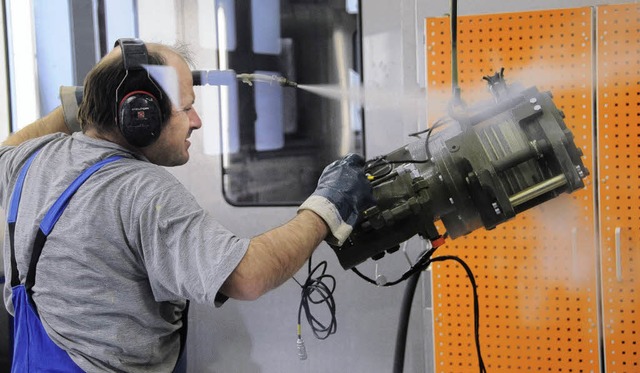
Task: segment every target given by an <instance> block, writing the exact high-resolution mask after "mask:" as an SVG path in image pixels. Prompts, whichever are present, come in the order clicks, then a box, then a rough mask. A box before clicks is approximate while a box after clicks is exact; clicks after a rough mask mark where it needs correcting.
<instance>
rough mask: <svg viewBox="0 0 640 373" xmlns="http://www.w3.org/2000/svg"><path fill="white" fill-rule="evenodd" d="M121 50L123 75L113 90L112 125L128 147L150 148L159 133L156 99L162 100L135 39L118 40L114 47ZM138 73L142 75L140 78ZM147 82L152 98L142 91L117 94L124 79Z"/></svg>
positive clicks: (144, 49)
mask: <svg viewBox="0 0 640 373" xmlns="http://www.w3.org/2000/svg"><path fill="white" fill-rule="evenodd" d="M118 45H119V46H120V48H121V49H122V63H123V65H124V69H125V75H124V78H123V79H122V81H121V82H120V84H118V87H117V88H116V124H117V125H118V128H119V129H120V132H121V133H122V135H123V136H124V138H125V139H126V140H127V142H129V144H131V145H133V146H136V147H145V146H147V145H151V144H152V143H153V142H154V141H155V140H156V139H157V138H158V137H159V136H160V131H161V130H162V122H163V118H162V110H161V107H160V102H159V100H163V94H162V90H161V89H160V88H159V87H158V86H157V85H156V83H155V82H154V81H153V80H152V79H151V77H150V76H149V73H148V72H147V71H146V70H145V68H144V65H146V64H148V63H149V62H148V55H147V47H146V46H145V45H144V43H143V42H142V41H141V40H139V39H133V38H123V39H118V40H117V41H116V43H115V45H114V47H116V46H118ZM141 74H144V75H142V76H141ZM141 77H142V78H143V79H148V81H149V82H150V83H151V84H150V85H151V86H153V87H155V90H156V91H157V92H158V93H157V94H156V95H154V94H152V93H150V92H148V91H146V90H128V92H127V91H124V92H121V91H120V90H121V87H123V85H124V84H125V82H127V79H129V80H131V79H134V78H137V79H140V78H141Z"/></svg>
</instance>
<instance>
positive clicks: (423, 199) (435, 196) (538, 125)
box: [333, 72, 589, 269]
mask: <svg viewBox="0 0 640 373" xmlns="http://www.w3.org/2000/svg"><path fill="white" fill-rule="evenodd" d="M485 79H486V80H487V81H488V82H489V86H490V91H491V93H492V95H493V99H494V100H493V102H488V103H483V104H480V105H474V106H473V107H463V106H458V107H452V108H450V109H451V110H450V112H449V115H448V116H446V117H444V118H441V119H440V120H438V121H437V122H436V123H434V124H433V125H432V127H431V128H430V129H429V130H428V131H425V137H424V138H422V139H420V140H417V141H415V142H412V143H409V144H407V145H405V146H403V147H401V148H399V149H397V150H395V151H392V152H391V153H389V154H386V155H384V156H381V157H377V158H375V159H373V160H370V161H368V163H367V165H366V171H367V173H368V175H369V179H370V180H371V184H372V186H373V193H374V196H375V198H376V205H375V206H374V207H371V208H369V209H367V210H366V211H363V212H362V219H361V221H360V222H359V223H358V224H357V225H356V227H355V228H354V230H353V232H352V234H351V235H350V237H349V239H348V240H347V241H346V242H345V243H344V244H343V245H342V246H340V247H333V249H334V250H335V252H336V254H337V256H338V259H339V261H340V263H341V265H342V266H343V267H344V268H345V269H350V268H352V267H354V266H356V265H358V264H360V263H362V262H364V261H365V260H367V259H369V258H373V259H379V258H381V257H382V256H384V254H385V253H387V252H388V253H391V252H394V251H396V250H398V248H399V244H400V243H402V242H404V241H406V240H408V239H410V238H411V237H413V236H415V235H416V234H418V235H420V236H421V237H422V238H425V239H427V240H435V239H437V238H438V237H440V236H441V233H440V232H438V230H437V229H436V227H435V225H434V222H435V221H437V220H441V221H442V223H443V225H444V227H445V228H446V230H447V234H448V235H449V237H451V238H456V237H460V236H464V235H466V234H468V233H471V232H473V231H474V230H476V229H478V228H480V227H485V228H486V229H493V228H495V227H496V226H497V225H498V224H501V223H504V222H505V221H507V220H509V219H511V218H513V217H514V216H516V214H518V213H520V212H523V211H525V210H527V209H529V208H531V207H534V206H536V205H539V204H541V203H543V202H545V201H547V200H550V199H552V198H554V197H556V196H558V195H560V194H562V193H565V192H566V193H571V192H573V191H575V190H577V189H580V188H583V187H584V183H583V181H582V179H583V178H584V177H586V176H587V175H588V174H589V172H588V170H587V168H586V167H585V166H584V164H583V162H582V160H581V156H582V151H581V149H580V148H578V147H577V146H576V145H575V143H574V141H573V134H572V133H571V131H570V130H569V128H567V126H566V124H565V123H564V121H563V118H564V114H563V113H562V111H560V110H559V109H558V108H557V107H556V106H555V104H554V103H553V101H552V95H551V93H549V92H539V91H538V89H537V88H535V87H530V88H527V89H523V88H522V87H520V86H517V85H507V84H506V83H505V81H504V78H503V75H502V72H499V73H496V74H495V75H494V76H492V77H485Z"/></svg>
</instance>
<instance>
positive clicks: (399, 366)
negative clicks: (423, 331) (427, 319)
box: [393, 272, 421, 373]
mask: <svg viewBox="0 0 640 373" xmlns="http://www.w3.org/2000/svg"><path fill="white" fill-rule="evenodd" d="M420 274H421V272H416V273H414V274H413V275H411V277H410V278H409V280H408V281H407V287H406V288H405V289H404V296H403V298H402V307H401V311H400V320H399V321H398V334H396V350H395V352H394V355H393V372H394V373H402V371H403V370H404V355H405V350H406V346H407V332H408V330H409V318H410V316H411V304H412V303H413V296H414V295H415V292H416V287H417V285H418V279H420Z"/></svg>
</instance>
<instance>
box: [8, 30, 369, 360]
mask: <svg viewBox="0 0 640 373" xmlns="http://www.w3.org/2000/svg"><path fill="white" fill-rule="evenodd" d="M143 65H166V66H168V67H171V68H173V69H174V70H175V72H176V73H177V78H178V92H179V94H178V97H177V98H176V99H175V100H174V101H175V102H172V100H170V99H169V98H168V95H167V92H165V91H164V90H162V88H161V87H159V86H158V84H157V81H156V80H154V79H152V78H151V77H150V76H149V75H148V73H147V72H146V70H145V69H144V68H142V66H143ZM194 102H195V95H194V92H193V87H192V78H191V70H190V68H189V65H188V63H187V60H186V59H185V57H184V56H183V55H182V54H181V53H179V52H178V51H177V50H175V49H173V48H170V47H167V46H164V45H160V44H149V45H145V44H144V43H142V42H141V41H139V40H136V39H121V40H119V41H118V42H117V43H116V48H114V50H113V51H112V52H110V53H109V54H108V55H107V56H105V57H104V58H103V59H102V60H101V61H100V62H99V63H98V64H97V65H96V66H95V67H94V68H93V69H92V70H91V72H90V73H89V74H88V75H87V78H86V79H85V84H84V96H83V100H82V103H81V104H80V108H79V114H78V117H79V119H80V122H81V123H82V132H75V133H73V134H72V135H71V136H69V134H70V133H71V132H72V131H71V130H70V129H69V128H67V126H66V125H65V120H64V114H63V110H62V108H58V109H56V110H54V111H53V112H52V113H50V114H49V115H47V116H46V117H44V118H43V119H41V120H39V121H37V122H35V123H33V124H31V125H29V126H27V127H26V128H24V129H23V130H21V131H19V132H17V133H16V134H14V135H12V136H10V137H9V138H8V139H7V140H6V141H5V143H4V144H3V146H2V147H0V169H1V170H2V171H3V172H2V173H1V174H0V175H1V179H0V200H1V201H2V207H3V208H4V209H5V211H7V210H8V211H9V214H8V215H9V218H8V219H7V221H8V223H9V228H10V229H9V230H8V231H11V232H10V233H11V234H7V235H6V236H7V237H5V250H4V256H5V263H6V265H5V273H6V274H7V277H8V278H7V285H6V286H5V304H6V306H7V309H8V310H9V311H10V312H11V313H12V314H13V313H14V306H15V308H16V309H15V315H16V349H15V351H14V371H19V370H20V371H22V370H29V369H31V370H35V369H36V367H37V366H41V367H42V366H44V367H49V366H52V364H53V366H54V367H55V368H59V371H80V370H84V371H126V372H171V371H181V370H184V365H183V362H184V359H183V357H184V354H182V350H183V347H184V336H185V335H184V332H185V329H186V328H185V327H184V323H183V321H186V317H185V316H186V310H187V307H188V301H195V302H199V303H209V304H213V303H214V300H215V299H216V298H217V297H218V296H227V297H231V298H235V299H241V300H252V299H256V298H258V297H259V296H261V295H262V294H264V293H266V292H267V291H269V290H270V289H273V288H275V287H277V286H279V285H280V284H282V283H283V282H284V281H286V280H287V279H289V278H290V277H291V276H293V274H294V273H295V272H296V271H297V270H298V269H299V268H300V267H301V266H302V264H303V263H304V262H305V260H306V259H307V258H308V257H309V256H310V255H311V253H312V252H313V250H314V249H315V248H316V247H317V246H318V245H319V244H320V243H321V242H322V241H323V240H324V239H327V240H332V241H333V242H334V243H341V242H342V241H344V240H345V239H346V238H347V237H348V235H349V233H350V231H351V227H352V226H353V224H355V222H356V220H357V218H358V211H362V210H363V209H364V208H365V207H367V206H368V205H369V204H371V203H372V201H373V197H372V191H371V186H370V185H369V183H368V181H367V180H366V178H365V175H364V172H363V168H362V166H363V160H362V158H360V157H358V156H355V155H349V156H347V157H345V158H344V159H343V160H340V161H336V162H334V163H332V164H331V165H329V166H327V168H326V169H325V171H324V172H323V174H322V176H321V177H320V180H319V182H318V187H317V189H316V191H315V192H314V193H313V195H312V196H310V197H309V199H308V200H307V201H305V203H304V204H303V205H302V206H301V207H300V208H299V209H298V213H297V215H296V216H295V217H294V218H293V219H291V220H290V221H289V222H287V223H286V224H284V225H282V226H280V227H278V228H275V229H273V230H271V231H268V232H266V233H263V234H261V235H258V236H256V237H254V238H252V239H243V238H238V237H236V236H235V235H234V234H233V233H231V232H229V231H228V230H226V229H225V228H224V227H222V226H221V225H220V224H219V223H218V222H216V221H215V220H213V219H212V217H211V216H209V215H208V214H207V213H206V212H205V211H203V210H202V208H201V207H200V206H198V204H197V203H196V201H195V200H194V198H193V196H191V194H190V193H189V192H188V191H187V190H186V189H185V188H184V187H183V186H182V185H181V184H180V183H179V182H178V181H177V180H176V179H175V178H174V177H173V176H172V175H171V174H170V173H169V172H167V171H166V170H165V169H163V168H162V167H160V166H176V165H182V164H184V163H186V162H187V160H188V159H189V151H188V150H189V146H190V142H189V136H190V135H191V132H192V131H194V130H197V129H199V128H200V127H201V125H202V123H201V121H200V118H199V116H198V114H197V113H196V111H195V109H194V108H193V104H194ZM79 175H82V176H79ZM20 185H21V187H20ZM12 254H13V255H12ZM38 254H39V255H38ZM34 258H35V259H34ZM10 259H11V260H10ZM12 264H13V265H12ZM36 269H37V271H36ZM12 271H13V272H12ZM35 273H37V276H36V274H35ZM9 284H11V285H9ZM16 304H19V305H20V307H18V306H17V305H16ZM24 304H31V305H32V308H33V309H34V312H31V311H28V312H24V313H21V312H18V308H20V309H21V310H22V309H23V305H24ZM35 312H37V316H36V317H35V319H34V318H33V317H32V315H31V314H35ZM21 318H24V319H27V321H20V320H19V319H21ZM38 328H40V329H42V330H41V334H42V335H37V333H36V335H35V336H33V335H31V333H32V331H33V330H36V331H37V330H39V329H38ZM25 330H28V332H25ZM25 333H27V334H29V337H30V338H32V340H31V342H29V341H26V342H25V338H24V335H25ZM181 337H182V338H181ZM34 338H40V339H41V340H38V341H37V343H36V342H34V341H33V339H34ZM48 344H50V345H48ZM42 346H44V347H42ZM45 355H48V356H45ZM52 356H53V358H52ZM42 358H44V359H46V360H44V361H40V360H42ZM181 358H182V359H181ZM57 361H59V362H57Z"/></svg>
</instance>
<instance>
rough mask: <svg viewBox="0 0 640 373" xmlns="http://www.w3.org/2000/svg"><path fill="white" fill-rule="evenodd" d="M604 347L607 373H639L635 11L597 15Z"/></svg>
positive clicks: (639, 132) (639, 120)
mask: <svg viewBox="0 0 640 373" xmlns="http://www.w3.org/2000/svg"><path fill="white" fill-rule="evenodd" d="M598 30H599V40H598V102H599V106H598V113H599V118H598V119H599V128H598V130H599V137H598V151H599V155H600V156H599V171H600V180H601V182H600V206H601V207H600V211H601V213H600V222H601V230H602V234H601V247H602V281H603V289H604V291H603V303H604V307H603V308H604V312H603V318H604V320H603V322H604V333H605V335H604V347H605V355H606V359H605V362H606V366H607V371H608V372H625V371H626V372H628V371H639V370H640V345H638V343H637V341H638V339H639V338H640V324H638V322H637V321H636V320H637V319H638V316H639V315H638V310H639V309H640V308H639V307H640V295H639V294H638V290H637V289H638V281H637V280H636V276H638V275H639V274H640V255H639V254H638V249H640V234H639V231H638V227H639V226H640V5H638V4H626V5H615V6H614V5H612V6H603V7H600V8H599V9H598Z"/></svg>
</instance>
